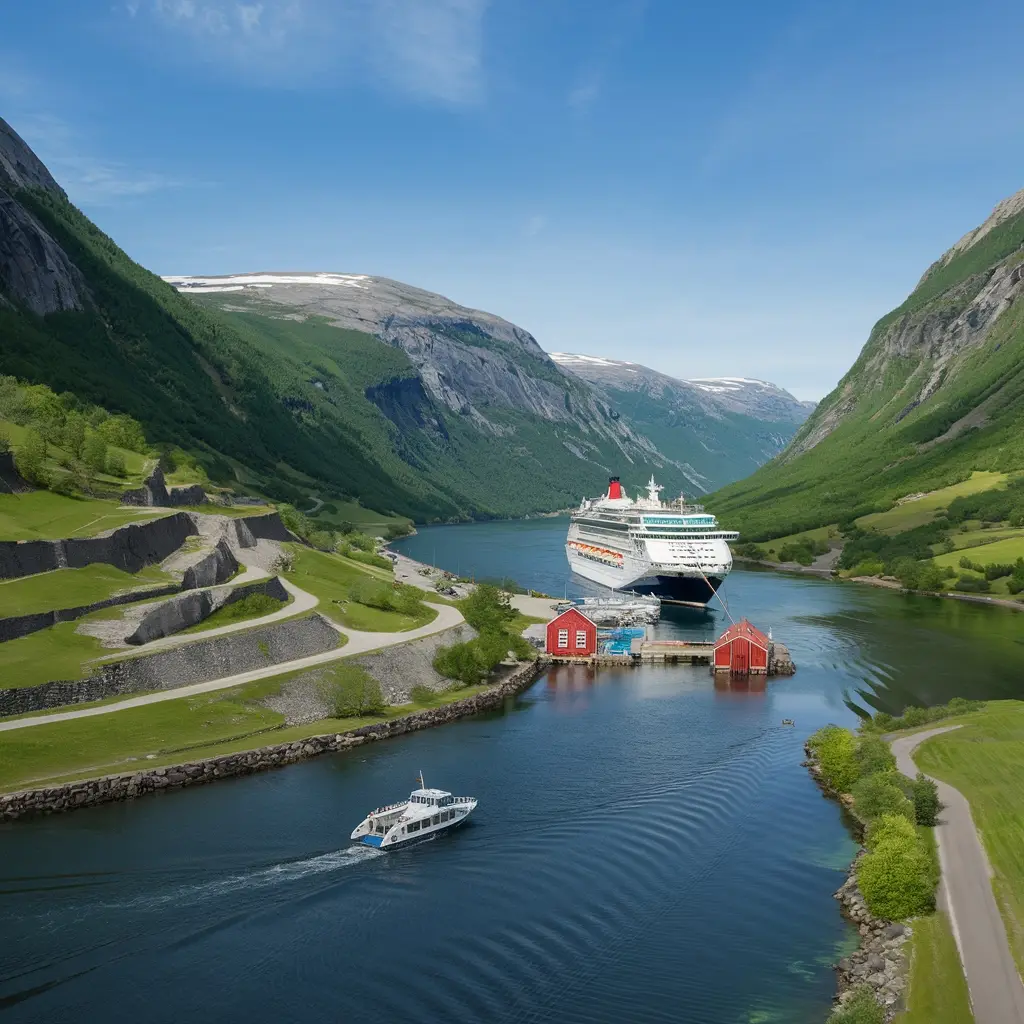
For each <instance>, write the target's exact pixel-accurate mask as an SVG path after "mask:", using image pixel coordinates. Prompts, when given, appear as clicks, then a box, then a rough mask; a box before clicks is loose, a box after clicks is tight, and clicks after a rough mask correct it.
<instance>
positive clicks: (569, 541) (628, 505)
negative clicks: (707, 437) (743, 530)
mask: <svg viewBox="0 0 1024 1024" xmlns="http://www.w3.org/2000/svg"><path fill="white" fill-rule="evenodd" d="M661 490H662V488H661V487H659V486H658V484H656V483H655V482H654V477H653V476H652V477H651V480H650V483H649V484H648V485H647V496H646V497H642V498H635V499H633V498H630V497H628V496H627V495H626V493H625V492H624V491H623V489H622V485H621V484H620V483H619V478H618V477H617V476H613V477H612V478H611V480H609V482H608V493H607V494H605V495H603V496H602V497H600V498H594V499H584V501H583V502H582V504H581V505H580V507H579V508H578V509H577V510H576V511H575V512H574V513H573V514H572V521H571V523H570V525H569V535H568V537H567V538H566V541H565V554H566V557H567V558H568V559H569V568H570V569H572V571H573V572H574V573H576V574H577V575H579V576H583V577H584V578H585V579H588V580H592V581H593V582H594V583H599V584H601V586H604V587H611V588H612V589H614V590H629V591H633V592H634V593H637V594H653V595H654V596H656V597H659V598H661V600H662V601H668V602H671V603H674V604H687V605H694V606H696V607H700V608H703V607H704V605H706V604H707V603H708V601H710V600H711V598H712V597H713V596H714V594H715V591H716V590H718V588H719V587H720V586H721V585H722V581H723V580H724V579H725V577H726V576H727V575H728V574H729V571H730V570H731V569H732V552H730V550H729V544H728V542H729V541H731V540H736V539H737V538H738V537H739V534H738V533H737V532H736V531H735V530H723V529H721V528H720V527H719V525H718V520H717V519H716V518H715V517H714V516H713V515H711V514H710V513H708V512H705V510H704V506H703V505H690V504H687V503H686V501H685V500H684V498H683V497H682V495H680V497H679V498H678V499H677V500H676V501H673V502H663V501H662V500H661V497H660V493H661Z"/></svg>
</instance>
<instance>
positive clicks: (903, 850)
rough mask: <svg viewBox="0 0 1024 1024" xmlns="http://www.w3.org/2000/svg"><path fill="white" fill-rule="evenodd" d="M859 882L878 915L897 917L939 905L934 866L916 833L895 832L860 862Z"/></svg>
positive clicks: (858, 868)
mask: <svg viewBox="0 0 1024 1024" xmlns="http://www.w3.org/2000/svg"><path fill="white" fill-rule="evenodd" d="M857 885H858V887H859V888H860V891H861V893H862V894H863V896H864V901H865V902H866V903H867V905H868V909H869V910H870V911H871V913H872V914H874V915H875V916H876V917H882V918H886V919H887V920H890V921H897V920H900V919H902V918H906V917H914V916H916V915H918V914H927V913H929V912H931V911H932V910H934V909H935V886H934V880H933V876H932V871H931V867H930V865H929V863H928V859H927V857H926V856H925V853H924V851H923V850H922V849H921V845H920V842H919V841H918V840H917V837H916V835H915V836H914V838H913V839H910V838H908V837H907V836H906V835H892V836H889V837H887V838H886V839H885V841H884V842H879V843H877V845H876V847H875V849H874V850H872V851H870V852H869V853H867V854H866V855H865V856H864V857H862V858H861V860H860V862H859V863H858V865H857Z"/></svg>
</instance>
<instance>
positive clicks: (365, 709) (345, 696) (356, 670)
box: [322, 665, 387, 718]
mask: <svg viewBox="0 0 1024 1024" xmlns="http://www.w3.org/2000/svg"><path fill="white" fill-rule="evenodd" d="M322 692H323V695H324V697H325V699H326V700H327V702H328V703H329V704H330V706H331V714H332V717H334V718H360V717H362V716H363V715H380V714H383V712H384V709H385V708H386V707H387V703H386V701H385V700H384V695H383V694H382V693H381V689H380V683H378V682H377V680H376V679H374V678H373V676H371V675H370V674H369V672H367V671H366V670H365V669H362V668H360V667H359V666H358V665H338V666H336V667H335V668H333V669H332V670H331V672H330V673H329V675H328V676H327V678H326V679H325V680H324V681H323V683H322Z"/></svg>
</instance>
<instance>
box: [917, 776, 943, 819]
mask: <svg viewBox="0 0 1024 1024" xmlns="http://www.w3.org/2000/svg"><path fill="white" fill-rule="evenodd" d="M910 792H911V796H912V798H913V801H914V820H915V821H916V822H917V823H918V825H927V826H929V827H932V826H934V825H935V824H936V823H937V822H938V817H939V811H940V810H941V809H942V805H941V804H940V803H939V787H938V786H936V785H935V783H934V782H932V780H931V779H929V778H926V777H925V775H924V774H923V773H922V772H918V773H917V778H915V779H914V781H913V782H912V783H911V786H910Z"/></svg>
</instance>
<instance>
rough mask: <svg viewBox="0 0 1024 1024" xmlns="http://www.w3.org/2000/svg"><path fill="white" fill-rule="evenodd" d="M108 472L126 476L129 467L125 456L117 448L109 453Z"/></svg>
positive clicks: (112, 474) (122, 476) (113, 474)
mask: <svg viewBox="0 0 1024 1024" xmlns="http://www.w3.org/2000/svg"><path fill="white" fill-rule="evenodd" d="M107 472H108V473H109V474H110V475H111V476H117V477H121V478H124V477H126V476H127V475H128V469H127V467H126V466H125V464H124V456H123V455H122V454H121V452H120V451H118V450H117V449H116V448H115V449H114V450H113V451H111V452H110V453H109V454H108V455H107Z"/></svg>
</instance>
